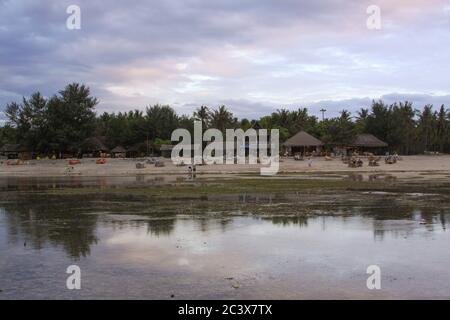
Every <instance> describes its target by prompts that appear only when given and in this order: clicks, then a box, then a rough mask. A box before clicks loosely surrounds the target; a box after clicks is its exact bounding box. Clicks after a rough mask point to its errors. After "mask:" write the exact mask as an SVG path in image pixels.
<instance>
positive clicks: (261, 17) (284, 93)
mask: <svg viewBox="0 0 450 320" xmlns="http://www.w3.org/2000/svg"><path fill="white" fill-rule="evenodd" d="M70 5H77V6H78V7H79V8H80V10H81V19H80V21H81V24H80V27H81V28H80V29H75V30H71V29H68V28H67V26H66V21H67V19H68V18H69V16H70V14H68V13H67V12H66V10H67V8H68V7H69V6H70ZM371 5H376V6H378V8H379V9H380V25H381V27H380V28H379V29H373V28H368V26H367V20H368V19H370V18H373V17H372V16H373V12H372V11H369V13H368V12H367V9H368V7H369V6H371ZM72 82H79V83H84V84H86V85H87V86H89V87H90V88H91V92H92V94H93V95H94V96H96V97H97V98H98V99H99V100H100V104H99V105H98V107H97V111H98V112H103V111H108V112H118V111H128V110H132V109H144V108H145V107H146V106H148V105H153V104H156V103H159V104H169V105H171V106H172V107H173V108H174V109H175V110H176V111H177V112H178V113H179V114H191V113H192V111H193V110H194V109H196V108H197V107H199V106H200V105H207V106H211V107H213V108H214V107H217V106H219V105H222V104H225V105H226V106H227V107H228V108H229V109H230V110H231V111H232V112H233V113H234V114H235V115H236V116H238V117H240V118H244V117H245V118H250V119H252V118H257V117H260V116H262V115H265V114H270V113H271V112H273V111H275V110H276V109H278V108H287V109H296V108H299V107H307V108H309V109H310V112H311V113H312V114H316V115H319V114H320V112H319V110H320V109H322V108H325V109H326V110H327V112H326V116H327V117H331V116H336V115H338V112H339V111H340V110H343V109H347V110H350V111H353V112H355V111H356V110H358V109H360V108H361V107H368V106H370V103H371V101H372V99H383V100H384V101H385V102H388V103H393V102H396V101H404V100H408V101H412V102H413V103H414V106H415V107H416V108H421V107H422V106H423V105H425V104H428V103H429V104H433V105H435V108H438V107H439V106H440V105H441V104H446V105H448V106H450V0H447V1H442V0H396V1H389V0H369V1H366V0H346V1H344V0H323V1H320V0H314V1H313V0H310V1H304V0H220V1H217V0H154V1H137V0H127V1H114V0H109V1H93V0H91V1H84V0H79V1H75V0H68V1H65V0H54V1H50V0H40V1H36V0H0V110H2V109H4V107H5V105H6V104H7V103H8V102H11V101H20V100H21V99H22V97H23V96H29V95H30V94H32V93H33V92H35V91H40V92H41V93H43V94H44V95H45V96H51V95H52V94H54V93H56V92H58V91H59V90H61V89H63V88H64V86H65V85H66V84H68V83H72Z"/></svg>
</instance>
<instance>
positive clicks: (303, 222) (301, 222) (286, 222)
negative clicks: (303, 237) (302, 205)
mask: <svg viewBox="0 0 450 320" xmlns="http://www.w3.org/2000/svg"><path fill="white" fill-rule="evenodd" d="M262 219H263V220H267V221H271V222H272V223H273V224H275V225H282V226H290V225H297V226H299V227H306V226H307V225H308V217H307V216H271V217H263V218H262Z"/></svg>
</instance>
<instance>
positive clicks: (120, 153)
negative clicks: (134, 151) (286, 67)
mask: <svg viewBox="0 0 450 320" xmlns="http://www.w3.org/2000/svg"><path fill="white" fill-rule="evenodd" d="M126 156H127V150H125V148H124V147H122V146H117V147H115V148H114V149H112V150H111V157H113V158H126Z"/></svg>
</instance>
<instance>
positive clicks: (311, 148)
mask: <svg viewBox="0 0 450 320" xmlns="http://www.w3.org/2000/svg"><path fill="white" fill-rule="evenodd" d="M323 145H324V144H323V142H322V141H320V140H319V139H317V138H316V137H314V136H312V135H310V134H309V133H307V132H305V131H303V130H302V131H300V132H298V133H296V134H295V135H294V136H292V137H290V138H289V139H288V140H286V141H285V142H284V143H283V144H282V146H283V150H284V151H283V153H287V154H289V155H294V154H296V153H301V154H303V155H305V154H306V153H313V152H315V153H320V151H321V149H322V146H323Z"/></svg>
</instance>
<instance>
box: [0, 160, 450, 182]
mask: <svg viewBox="0 0 450 320" xmlns="http://www.w3.org/2000/svg"><path fill="white" fill-rule="evenodd" d="M96 160H97V159H95V158H93V159H82V160H81V164H79V165H75V166H70V165H69V161H68V160H31V161H26V162H24V164H20V165H8V164H7V162H6V161H3V162H2V164H1V165H0V177H61V176H72V175H75V176H77V175H79V176H86V177H97V176H100V177H101V176H105V177H106V176H108V177H109V176H110V177H121V176H134V175H138V174H144V175H171V174H175V175H180V174H187V173H188V169H187V167H186V166H184V167H178V166H176V165H174V164H173V163H172V161H171V160H170V159H162V158H161V160H162V161H163V162H164V165H165V166H164V167H155V165H153V164H146V165H145V168H143V169H136V163H138V162H141V163H143V162H144V161H145V159H107V161H106V163H105V164H96ZM260 167H261V166H260V165H259V164H258V165H248V164H245V165H243V164H239V165H238V164H235V165H204V166H197V174H199V175H202V174H205V175H220V176H224V175H230V176H231V175H233V176H234V175H239V174H241V175H242V174H259V172H260ZM333 173H337V174H343V173H360V174H367V175H371V174H389V175H393V176H396V177H398V178H420V179H433V180H436V179H448V178H450V155H439V156H425V155H421V156H403V157H401V160H400V161H398V162H397V163H396V164H385V163H384V161H381V162H380V166H378V167H370V166H368V161H367V159H364V165H363V167H360V168H349V167H348V165H346V164H344V163H343V162H342V161H341V160H340V159H334V160H332V161H326V160H325V159H324V158H321V157H317V158H314V160H313V162H312V165H311V167H310V166H309V165H308V161H295V160H294V159H292V158H282V159H281V161H280V170H279V172H278V175H315V174H318V175H322V174H324V175H327V174H333Z"/></svg>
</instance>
